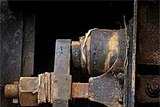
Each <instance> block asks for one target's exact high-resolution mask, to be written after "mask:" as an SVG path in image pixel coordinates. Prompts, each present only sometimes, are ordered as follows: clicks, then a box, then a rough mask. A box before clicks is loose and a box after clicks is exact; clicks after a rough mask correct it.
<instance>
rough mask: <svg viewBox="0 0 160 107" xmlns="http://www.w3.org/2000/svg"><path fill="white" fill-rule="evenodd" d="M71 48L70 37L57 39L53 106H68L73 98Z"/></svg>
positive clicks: (53, 77) (52, 81) (52, 76)
mask: <svg viewBox="0 0 160 107" xmlns="http://www.w3.org/2000/svg"><path fill="white" fill-rule="evenodd" d="M70 48H71V40H70V39H58V40H56V49H55V62H54V72H53V74H52V75H51V78H52V80H51V90H53V92H52V94H51V97H53V98H51V99H54V101H53V102H52V103H53V104H52V106H53V107H68V100H69V99H70V98H71V82H72V80H71V79H72V78H71V75H70V59H71V58H70V57H71V55H70V54H71V52H70Z"/></svg>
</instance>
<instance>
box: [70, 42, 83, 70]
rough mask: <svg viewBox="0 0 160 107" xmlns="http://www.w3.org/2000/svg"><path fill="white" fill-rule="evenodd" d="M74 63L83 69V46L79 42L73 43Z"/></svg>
mask: <svg viewBox="0 0 160 107" xmlns="http://www.w3.org/2000/svg"><path fill="white" fill-rule="evenodd" d="M72 63H73V66H74V67H76V68H81V44H80V42H79V41H72Z"/></svg>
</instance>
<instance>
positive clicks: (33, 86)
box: [19, 77, 39, 106]
mask: <svg viewBox="0 0 160 107" xmlns="http://www.w3.org/2000/svg"><path fill="white" fill-rule="evenodd" d="M38 88H39V79H38V77H21V78H20V81H19V103H20V105H21V106H37V105H38V101H37V93H38Z"/></svg>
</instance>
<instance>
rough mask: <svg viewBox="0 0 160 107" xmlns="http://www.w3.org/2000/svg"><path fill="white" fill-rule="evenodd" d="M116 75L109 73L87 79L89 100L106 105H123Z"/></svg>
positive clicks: (110, 106) (117, 106)
mask: <svg viewBox="0 0 160 107" xmlns="http://www.w3.org/2000/svg"><path fill="white" fill-rule="evenodd" d="M122 90H123V89H122V85H121V84H120V82H119V80H118V78H117V77H115V76H113V74H111V73H109V74H106V75H102V76H98V77H91V78H90V79H89V100H91V101H95V102H99V103H101V104H104V105H106V106H107V107H122V106H123V104H122V103H123V99H122V98H123V93H122V92H123V91H122Z"/></svg>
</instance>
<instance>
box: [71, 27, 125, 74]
mask: <svg viewBox="0 0 160 107" xmlns="http://www.w3.org/2000/svg"><path fill="white" fill-rule="evenodd" d="M88 32H90V33H88V35H86V36H83V37H80V42H78V41H77V42H73V43H72V44H73V45H72V60H73V61H72V62H73V65H74V66H75V67H77V68H80V65H79V64H81V69H82V71H83V72H86V71H87V72H88V74H89V75H91V76H98V75H101V74H103V73H106V72H108V71H109V69H110V68H111V67H112V66H113V65H114V64H116V66H114V69H112V72H113V70H114V72H117V73H119V72H123V70H124V63H125V60H126V56H127V54H126V50H127V39H128V38H127V35H126V33H127V32H126V31H125V29H120V30H107V29H91V30H89V31H88Z"/></svg>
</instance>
